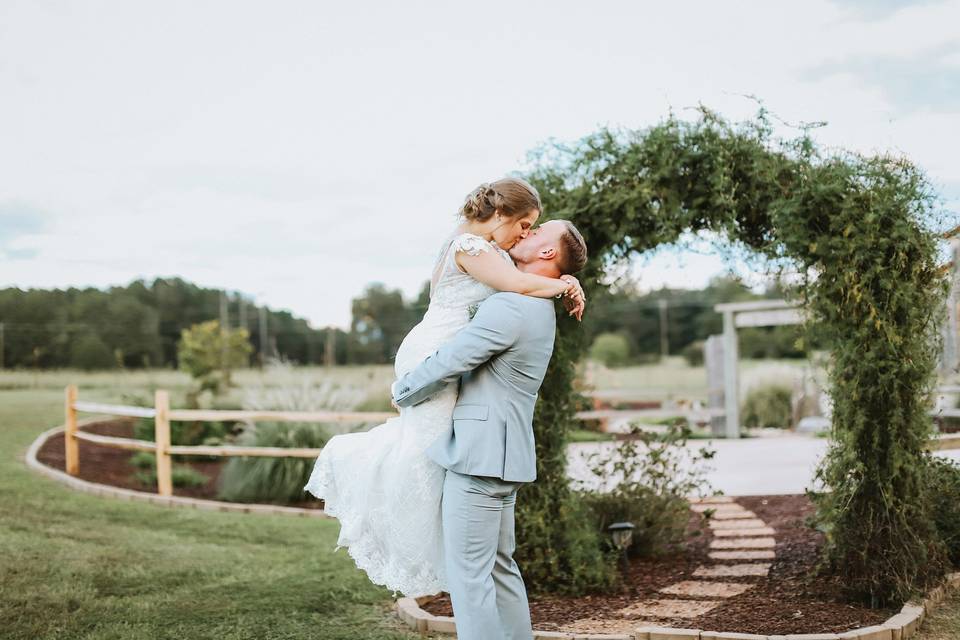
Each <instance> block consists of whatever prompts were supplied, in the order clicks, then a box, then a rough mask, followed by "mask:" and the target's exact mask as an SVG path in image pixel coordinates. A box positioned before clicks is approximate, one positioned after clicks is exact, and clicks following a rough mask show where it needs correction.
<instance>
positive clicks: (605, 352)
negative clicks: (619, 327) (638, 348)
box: [590, 333, 630, 367]
mask: <svg viewBox="0 0 960 640" xmlns="http://www.w3.org/2000/svg"><path fill="white" fill-rule="evenodd" d="M590 358H591V359H592V360H596V361H597V362H601V363H603V365H604V366H607V367H622V366H624V365H625V364H627V363H628V362H629V361H630V343H629V342H628V341H627V339H626V338H625V337H624V336H622V335H620V334H619V333H601V334H600V335H598V336H597V337H596V339H595V340H594V341H593V346H591V347H590Z"/></svg>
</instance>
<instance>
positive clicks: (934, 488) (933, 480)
mask: <svg viewBox="0 0 960 640" xmlns="http://www.w3.org/2000/svg"><path fill="white" fill-rule="evenodd" d="M929 481H930V493H931V495H932V496H933V513H934V521H935V522H936V525H937V531H939V532H940V537H942V538H943V541H944V543H945V544H946V545H947V555H948V556H949V558H950V564H952V565H953V566H954V567H960V465H958V464H957V463H956V462H954V461H952V460H945V459H943V458H938V457H933V456H932V457H931V458H930V475H929Z"/></svg>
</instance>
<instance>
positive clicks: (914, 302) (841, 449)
mask: <svg viewBox="0 0 960 640" xmlns="http://www.w3.org/2000/svg"><path fill="white" fill-rule="evenodd" d="M527 177H528V178H529V179H530V180H531V181H532V182H533V183H534V184H535V185H536V186H537V187H538V189H539V190H540V193H541V196H542V199H543V202H544V209H545V211H546V212H547V214H548V215H550V216H551V217H558V218H566V219H569V220H572V221H573V222H574V223H575V224H576V225H577V227H578V228H579V229H580V231H581V232H582V233H583V235H584V238H585V239H586V241H587V243H588V246H589V247H590V252H591V260H590V263H589V265H588V267H587V270H586V272H585V274H584V277H583V278H582V280H583V281H584V283H585V285H587V286H589V287H592V288H596V287H599V286H601V285H600V284H599V280H600V277H601V276H602V275H603V274H604V272H605V270H606V269H607V268H608V267H610V266H611V265H612V264H615V263H617V262H618V261H621V260H623V259H626V258H628V257H630V256H632V255H635V254H637V253H639V252H644V251H647V250H650V249H652V248H655V247H657V246H658V245H661V244H669V243H676V242H678V241H681V240H682V239H683V238H682V236H684V234H687V233H689V232H693V233H697V232H713V233H714V237H717V238H719V239H720V244H719V245H718V248H720V249H721V250H726V251H739V252H741V253H742V251H741V250H743V249H747V250H749V251H748V253H749V254H751V255H753V256H755V257H757V258H758V259H761V260H764V261H765V262H766V263H767V264H768V265H772V266H774V267H776V268H777V269H778V270H781V271H786V270H789V271H792V272H793V273H794V275H795V276H796V278H797V281H798V283H797V284H796V285H795V286H794V287H793V288H791V289H788V291H787V295H788V297H789V298H791V299H793V300H795V301H797V302H800V303H802V304H803V306H804V307H805V308H806V309H807V310H808V316H807V318H808V320H807V324H806V326H805V328H806V330H807V331H808V335H810V334H809V332H810V331H812V330H813V328H814V327H816V331H817V335H818V337H820V339H826V341H827V344H829V345H830V347H831V350H832V360H831V365H830V379H831V381H832V390H831V394H832V398H833V401H834V413H833V426H832V441H831V445H830V450H829V454H828V456H827V457H826V459H825V460H824V462H823V463H822V465H821V467H820V468H819V470H818V476H817V477H818V478H819V479H820V480H821V481H822V482H823V484H824V485H825V488H826V489H828V491H827V492H824V493H822V494H819V495H818V496H817V504H818V514H819V519H820V522H821V525H822V526H823V528H824V529H825V530H826V531H827V544H826V546H825V549H824V556H823V567H824V570H825V571H827V572H829V573H830V574H832V575H835V576H839V577H841V579H842V582H843V584H844V585H845V586H847V587H848V588H849V589H850V592H851V594H853V595H855V596H857V597H860V598H863V599H865V600H867V601H869V602H872V603H874V604H880V603H889V602H894V601H897V602H899V601H902V600H904V599H906V598H907V597H908V596H909V595H910V594H911V593H913V592H914V591H915V590H916V589H917V588H919V587H922V586H924V585H926V584H929V583H930V581H931V580H933V579H935V578H936V577H937V576H939V575H941V574H942V573H943V571H944V562H945V560H944V558H945V552H944V545H943V542H942V540H940V539H939V538H938V535H937V532H936V529H935V527H934V524H933V518H932V513H931V507H930V504H931V502H930V496H929V493H930V492H929V490H928V489H927V480H926V476H925V469H926V468H927V465H926V462H927V456H928V455H929V454H927V453H926V450H925V443H926V441H927V439H928V438H929V437H930V435H931V424H930V420H929V419H928V417H927V416H926V410H927V407H928V406H929V404H928V401H929V398H930V393H931V391H932V388H933V385H934V383H935V365H936V359H937V353H938V349H939V340H940V338H939V332H938V327H939V326H940V324H939V323H940V321H941V318H942V313H943V309H944V299H945V296H946V293H947V287H948V283H947V278H946V276H945V274H944V273H943V271H942V270H941V269H940V268H939V265H938V264H937V239H938V234H937V232H936V230H935V228H936V226H937V224H939V222H940V220H939V219H937V216H936V214H937V213H938V211H937V209H936V206H935V201H934V199H933V198H932V194H931V192H930V189H929V187H928V185H927V182H926V180H925V178H924V176H923V175H922V173H921V172H920V171H919V170H918V169H916V168H915V167H914V166H913V165H912V164H911V163H909V162H908V161H906V160H904V159H901V158H894V157H887V156H878V157H864V156H860V155H856V154H850V153H834V154H826V153H824V152H822V151H821V150H820V149H819V148H818V147H817V145H816V144H815V143H814V142H813V140H812V139H811V138H810V136H809V135H808V132H806V131H805V132H804V133H803V134H802V135H801V136H800V137H799V138H797V139H795V140H780V139H775V138H774V136H773V133H772V127H771V126H770V123H769V119H768V116H767V114H766V112H764V111H762V110H761V112H760V113H759V115H758V117H757V118H756V119H755V120H752V121H748V122H744V123H739V124H730V123H728V122H726V121H725V120H723V119H722V118H720V117H719V116H718V115H716V114H715V113H713V112H711V111H709V110H707V109H701V112H700V117H699V118H698V119H697V120H696V121H694V122H686V121H680V120H678V119H676V118H675V117H674V116H672V115H671V116H670V117H669V118H667V119H666V120H665V121H663V122H662V123H660V124H658V125H656V126H654V127H652V128H649V129H646V130H642V131H612V130H606V129H605V130H601V131H598V132H596V133H594V134H592V135H590V136H588V137H586V138H584V139H583V140H581V141H579V142H578V143H576V144H573V145H567V146H564V145H552V146H549V147H544V148H542V149H540V150H538V152H537V153H536V154H535V155H534V156H533V169H532V171H530V173H529V175H528V176H527ZM558 322H559V326H558V339H557V346H556V351H555V355H554V359H553V362H552V364H551V366H550V369H549V370H548V373H547V378H546V380H545V383H544V386H543V389H542V391H541V400H540V403H539V405H538V406H539V408H538V411H537V414H536V424H535V431H536V437H537V448H538V450H537V453H538V471H539V479H538V482H537V483H536V484H534V485H532V486H531V487H529V488H525V489H524V492H523V494H522V499H521V500H520V501H519V509H520V512H521V513H520V515H519V516H518V526H519V529H520V531H519V536H518V539H519V541H520V548H519V549H518V552H517V556H518V558H519V560H520V562H521V565H522V566H523V568H524V571H525V575H527V576H528V577H529V578H530V582H531V583H532V584H533V585H534V590H550V591H567V592H582V591H586V590H590V589H596V588H603V587H604V586H607V585H610V584H613V583H614V581H613V579H612V578H611V577H610V576H611V575H612V574H613V569H612V566H611V565H610V564H609V562H610V561H609V559H607V558H605V557H604V556H603V555H602V554H601V553H600V551H599V548H600V547H601V546H602V545H601V541H599V540H598V539H597V536H596V535H594V537H593V538H591V537H590V534H589V533H588V532H587V531H586V530H585V528H584V527H583V526H582V525H581V524H579V521H578V520H577V517H575V516H576V514H577V509H576V506H575V501H574V500H572V499H571V493H570V489H569V488H568V486H567V480H566V475H565V466H566V461H565V457H564V445H565V443H566V434H567V432H568V430H569V428H570V426H571V424H572V419H573V406H572V400H571V398H572V382H573V363H574V362H575V361H576V360H577V359H579V357H580V356H581V355H582V354H583V353H584V349H585V346H586V345H584V344H583V343H582V340H581V332H580V331H578V329H577V327H576V323H575V322H574V321H571V320H570V319H569V318H567V317H566V316H565V314H562V313H561V314H558ZM591 563H593V564H591Z"/></svg>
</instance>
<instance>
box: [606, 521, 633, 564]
mask: <svg viewBox="0 0 960 640" xmlns="http://www.w3.org/2000/svg"><path fill="white" fill-rule="evenodd" d="M633 529H634V525H633V523H632V522H614V523H613V524H612V525H610V526H609V527H607V531H609V532H610V537H611V538H613V546H615V547H616V548H617V549H619V550H620V551H621V552H622V553H623V557H622V559H621V562H622V563H623V570H624V571H626V570H627V568H628V566H629V563H628V562H627V549H629V548H630V543H631V542H633Z"/></svg>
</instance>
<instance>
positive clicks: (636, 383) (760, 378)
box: [581, 357, 810, 402]
mask: <svg viewBox="0 0 960 640" xmlns="http://www.w3.org/2000/svg"><path fill="white" fill-rule="evenodd" d="M809 366H810V364H809V363H808V362H807V361H806V360H799V359H798V360H741V361H740V396H741V399H742V398H743V396H744V395H746V393H747V392H749V391H750V389H752V388H754V387H756V386H759V385H764V384H783V385H786V386H792V384H793V379H794V377H795V376H797V375H799V374H800V373H801V372H802V371H803V370H804V369H805V368H808V367H809ZM590 368H591V373H590V374H589V376H590V377H591V378H592V382H593V385H592V386H593V387H594V388H595V389H598V390H604V391H611V390H618V391H624V392H627V393H630V394H631V397H636V398H639V399H649V400H676V399H680V398H684V399H689V400H701V401H703V402H706V400H707V373H706V369H704V368H703V367H691V366H690V365H689V364H687V361H686V360H684V359H683V358H681V357H669V358H665V359H664V360H663V361H662V362H660V363H658V364H651V365H643V366H636V367H621V368H616V369H608V368H607V367H604V366H602V365H598V364H591V365H590ZM583 371H584V369H583V366H581V372H583ZM581 376H582V374H581Z"/></svg>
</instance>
